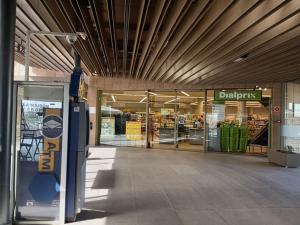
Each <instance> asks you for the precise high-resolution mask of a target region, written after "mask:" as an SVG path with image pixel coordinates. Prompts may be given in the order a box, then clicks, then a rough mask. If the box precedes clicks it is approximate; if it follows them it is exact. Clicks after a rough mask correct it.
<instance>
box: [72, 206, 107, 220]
mask: <svg viewBox="0 0 300 225" xmlns="http://www.w3.org/2000/svg"><path fill="white" fill-rule="evenodd" d="M108 216H111V214H109V213H107V212H104V211H99V210H92V209H83V210H82V211H81V212H80V213H79V214H78V216H77V218H76V222H79V221H85V220H92V219H99V218H104V217H108Z"/></svg>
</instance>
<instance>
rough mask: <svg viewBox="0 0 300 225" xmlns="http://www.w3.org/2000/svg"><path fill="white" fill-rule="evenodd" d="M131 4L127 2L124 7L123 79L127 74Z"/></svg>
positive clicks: (126, 0)
mask: <svg viewBox="0 0 300 225" xmlns="http://www.w3.org/2000/svg"><path fill="white" fill-rule="evenodd" d="M130 4H131V0H125V7H124V32H123V77H125V76H126V73H127V54H128V35H129V25H130Z"/></svg>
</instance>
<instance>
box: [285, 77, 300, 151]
mask: <svg viewBox="0 0 300 225" xmlns="http://www.w3.org/2000/svg"><path fill="white" fill-rule="evenodd" d="M282 136H283V144H284V149H286V150H290V151H293V152H297V153H300V84H296V83H287V84H286V92H285V111H284V121H283V127H282Z"/></svg>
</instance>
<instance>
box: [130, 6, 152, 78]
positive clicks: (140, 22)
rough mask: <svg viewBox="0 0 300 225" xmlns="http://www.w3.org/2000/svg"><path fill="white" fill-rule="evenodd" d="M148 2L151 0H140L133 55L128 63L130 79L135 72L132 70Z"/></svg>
mask: <svg viewBox="0 0 300 225" xmlns="http://www.w3.org/2000/svg"><path fill="white" fill-rule="evenodd" d="M150 2H151V0H142V1H141V6H140V10H139V17H138V26H137V30H136V33H135V38H134V46H133V54H132V57H131V63H130V69H129V75H130V77H131V76H132V75H133V73H134V71H135V70H134V69H135V64H136V60H137V55H138V52H139V46H140V42H141V39H142V35H143V30H144V25H145V23H146V19H147V14H148V9H149V7H150Z"/></svg>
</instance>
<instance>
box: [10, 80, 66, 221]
mask: <svg viewBox="0 0 300 225" xmlns="http://www.w3.org/2000/svg"><path fill="white" fill-rule="evenodd" d="M16 89H17V109H16V111H17V113H16V146H15V148H16V188H15V192H16V205H15V207H16V208H15V220H16V221H17V222H22V223H27V224H33V221H35V223H37V221H39V222H38V223H39V224H44V223H47V224H63V223H64V212H65V180H66V160H67V136H68V104H69V100H68V95H69V94H68V90H69V88H68V85H67V84H48V83H35V82H24V83H17V84H16Z"/></svg>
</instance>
